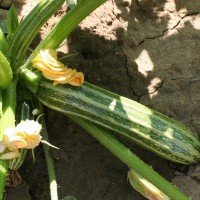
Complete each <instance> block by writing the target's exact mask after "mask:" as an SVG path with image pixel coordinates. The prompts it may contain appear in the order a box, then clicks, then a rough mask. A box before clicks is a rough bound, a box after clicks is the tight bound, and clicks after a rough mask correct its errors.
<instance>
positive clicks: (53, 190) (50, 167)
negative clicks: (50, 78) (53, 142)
mask: <svg viewBox="0 0 200 200" xmlns="http://www.w3.org/2000/svg"><path fill="white" fill-rule="evenodd" d="M40 110H41V111H42V105H41V104H40ZM40 122H41V124H42V133H41V135H42V139H43V140H45V141H47V142H48V141H49V137H48V132H47V127H46V123H45V119H44V117H43V116H41V117H40ZM42 146H43V151H44V155H45V160H46V165H47V171H48V176H49V183H50V194H51V200H58V191H57V181H56V173H55V168H54V163H53V159H52V157H51V155H50V147H49V146H48V145H46V144H42Z"/></svg>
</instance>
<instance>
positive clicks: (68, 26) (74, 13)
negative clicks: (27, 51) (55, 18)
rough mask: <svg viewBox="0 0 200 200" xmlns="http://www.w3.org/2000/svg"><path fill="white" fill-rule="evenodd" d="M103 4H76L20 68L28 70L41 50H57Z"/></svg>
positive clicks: (88, 0)
mask: <svg viewBox="0 0 200 200" xmlns="http://www.w3.org/2000/svg"><path fill="white" fill-rule="evenodd" d="M104 2H106V0H83V1H80V2H78V3H77V4H76V5H75V6H74V7H73V8H72V9H71V10H70V11H69V12H67V14H66V15H65V16H64V17H63V18H62V19H61V20H60V21H59V22H58V23H57V24H56V26H55V27H54V28H53V29H52V30H51V31H50V32H49V34H48V35H47V36H46V38H45V39H44V40H43V41H42V42H41V43H40V44H39V45H38V46H37V48H36V49H35V50H34V53H32V54H31V56H30V57H29V58H28V59H27V61H26V62H25V64H24V65H23V66H22V68H29V69H30V68H31V65H30V63H31V60H32V59H33V58H34V56H35V55H37V54H38V52H39V51H40V50H41V49H56V48H58V47H59V45H60V44H61V43H62V42H63V41H64V40H65V39H66V38H67V37H68V36H69V34H70V33H71V32H72V31H73V30H74V29H75V28H76V27H77V26H78V24H79V23H80V22H81V21H82V20H83V19H84V18H85V17H87V16H88V15H89V14H90V13H91V12H92V11H93V10H95V9H96V8H98V7H99V6H100V5H101V4H103V3H104Z"/></svg>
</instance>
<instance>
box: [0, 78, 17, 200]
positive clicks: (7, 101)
mask: <svg viewBox="0 0 200 200" xmlns="http://www.w3.org/2000/svg"><path fill="white" fill-rule="evenodd" d="M16 85H17V79H14V80H13V81H12V83H11V84H10V86H9V87H8V88H7V89H6V90H4V91H3V92H2V102H3V106H2V111H3V115H2V117H1V119H0V141H1V140H2V139H3V134H4V131H5V130H6V129H7V128H9V127H14V126H15V110H16ZM8 165H9V161H5V160H0V177H1V178H0V200H2V199H3V194H4V188H5V184H6V177H7V170H8Z"/></svg>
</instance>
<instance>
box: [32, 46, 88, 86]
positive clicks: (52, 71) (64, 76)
mask: <svg viewBox="0 0 200 200" xmlns="http://www.w3.org/2000/svg"><path fill="white" fill-rule="evenodd" d="M32 63H33V66H34V67H35V68H37V69H39V70H40V71H42V74H43V76H44V77H45V78H47V79H49V80H53V81H54V82H53V84H54V85H57V84H67V83H68V84H70V85H73V86H80V85H82V84H83V82H84V75H83V73H82V72H77V71H76V69H71V68H68V67H67V66H64V65H63V64H62V63H61V62H60V61H58V57H57V53H56V51H55V50H53V49H45V50H41V51H40V52H39V53H38V55H37V56H36V57H35V58H34V59H33V61H32Z"/></svg>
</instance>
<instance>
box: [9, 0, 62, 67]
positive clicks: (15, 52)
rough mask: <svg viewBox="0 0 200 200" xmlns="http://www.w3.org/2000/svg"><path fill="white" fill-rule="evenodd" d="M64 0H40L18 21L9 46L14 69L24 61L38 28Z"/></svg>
mask: <svg viewBox="0 0 200 200" xmlns="http://www.w3.org/2000/svg"><path fill="white" fill-rule="evenodd" d="M64 1H65V0H42V1H41V2H40V3H38V4H37V5H36V6H35V7H34V8H33V10H32V11H31V12H30V13H29V15H27V16H26V18H25V19H23V21H22V22H21V23H20V25H19V27H18V28H17V30H16V31H15V34H14V36H13V38H12V41H11V44H10V48H9V60H10V62H11V66H12V68H13V70H14V71H16V69H17V68H18V67H20V65H21V64H22V63H23V62H24V59H25V56H26V53H27V49H28V47H29V45H30V44H31V42H32V40H33V39H34V38H35V36H36V35H37V33H38V32H39V30H40V28H41V27H42V26H43V25H44V23H46V21H47V20H48V19H49V18H50V17H51V16H52V15H53V14H54V13H55V12H56V11H57V10H58V8H59V7H60V6H61V5H62V4H63V3H64Z"/></svg>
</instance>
